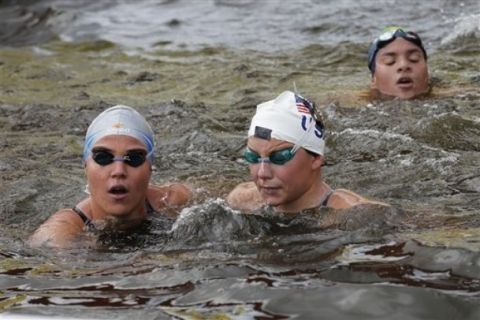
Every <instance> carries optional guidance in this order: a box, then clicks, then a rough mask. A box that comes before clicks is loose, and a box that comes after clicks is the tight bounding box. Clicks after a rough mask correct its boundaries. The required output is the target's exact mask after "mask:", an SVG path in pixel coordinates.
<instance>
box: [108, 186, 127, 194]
mask: <svg viewBox="0 0 480 320" xmlns="http://www.w3.org/2000/svg"><path fill="white" fill-rule="evenodd" d="M108 192H109V193H112V194H115V195H122V194H126V193H127V192H128V189H127V188H125V187H124V186H113V187H111V188H110V189H109V190H108Z"/></svg>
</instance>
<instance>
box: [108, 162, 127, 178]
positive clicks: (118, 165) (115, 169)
mask: <svg viewBox="0 0 480 320" xmlns="http://www.w3.org/2000/svg"><path fill="white" fill-rule="evenodd" d="M111 166H112V172H111V175H112V177H114V178H117V177H125V176H126V175H127V164H126V163H125V162H124V161H114V162H113V163H112V164H111Z"/></svg>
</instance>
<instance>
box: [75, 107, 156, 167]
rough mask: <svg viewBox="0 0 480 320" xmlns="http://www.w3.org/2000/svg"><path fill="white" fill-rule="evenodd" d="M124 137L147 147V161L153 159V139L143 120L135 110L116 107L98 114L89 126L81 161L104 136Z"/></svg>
mask: <svg viewBox="0 0 480 320" xmlns="http://www.w3.org/2000/svg"><path fill="white" fill-rule="evenodd" d="M110 135H124V136H130V137H133V138H135V139H137V140H139V141H140V142H142V143H144V144H145V146H146V147H147V159H148V160H149V161H150V163H153V160H154V159H155V156H154V149H155V139H154V136H153V131H152V128H151V127H150V125H149V124H148V122H147V121H146V120H145V118H144V117H143V116H142V115H141V114H140V113H138V112H137V111H136V110H135V109H133V108H131V107H127V106H123V105H116V106H114V107H111V108H108V109H107V110H105V111H103V112H102V113H100V114H99V115H98V116H97V117H96V118H95V119H94V120H93V121H92V123H91V124H90V126H89V127H88V130H87V134H86V136H85V145H84V147H83V161H86V160H87V158H88V156H89V155H90V152H91V150H92V148H93V146H94V145H95V143H96V142H97V141H98V140H100V139H101V138H103V137H105V136H110Z"/></svg>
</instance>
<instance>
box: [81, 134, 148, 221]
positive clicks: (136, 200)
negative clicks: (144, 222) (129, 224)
mask: <svg viewBox="0 0 480 320" xmlns="http://www.w3.org/2000/svg"><path fill="white" fill-rule="evenodd" d="M92 151H94V152H95V151H105V152H108V153H111V154H112V155H114V156H115V157H122V156H125V155H127V154H129V153H130V154H132V152H133V153H136V152H137V153H142V154H146V153H147V150H146V147H145V145H144V144H143V143H142V142H140V141H138V140H137V139H135V138H132V137H129V136H124V135H110V136H105V137H103V138H101V139H100V140H98V141H97V142H96V143H95V145H94V146H93V148H92ZM85 173H86V176H87V181H88V186H89V190H90V195H91V206H92V208H91V209H92V212H93V214H94V218H104V217H106V216H124V217H128V216H130V217H137V216H138V214H144V206H145V198H146V192H147V188H148V184H149V181H150V176H151V164H150V163H149V162H148V161H145V162H144V163H142V164H141V165H139V166H137V167H134V166H131V165H128V164H127V163H125V162H123V161H113V162H112V163H110V164H106V165H100V164H98V163H96V162H95V161H94V160H93V158H92V155H90V156H89V157H88V158H87V160H86V162H85Z"/></svg>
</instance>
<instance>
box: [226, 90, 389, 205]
mask: <svg viewBox="0 0 480 320" xmlns="http://www.w3.org/2000/svg"><path fill="white" fill-rule="evenodd" d="M324 149H325V128H324V125H323V123H322V122H321V119H320V117H319V116H318V115H317V112H316V110H315V105H314V104H313V103H311V102H309V101H308V100H306V99H304V98H302V97H301V96H299V95H297V94H294V93H293V92H290V91H285V92H283V93H282V94H280V95H279V96H278V97H277V98H275V99H274V100H270V101H267V102H265V103H262V104H259V105H258V106H257V110H256V113H255V116H254V117H253V118H252V121H251V124H250V129H249V131H248V142H247V148H246V149H245V153H244V156H245V160H246V161H247V162H248V163H249V168H250V176H251V179H252V180H253V182H244V183H241V184H239V185H237V186H236V187H235V188H234V189H233V190H232V191H231V192H230V194H229V195H228V196H227V203H228V204H229V205H230V206H231V207H232V208H234V209H238V210H242V211H245V212H252V211H255V210H257V209H259V208H261V207H262V206H264V205H268V206H271V207H273V209H274V210H275V211H277V212H285V213H296V212H300V211H302V210H305V209H310V208H319V207H327V208H332V209H347V208H351V207H353V206H356V205H359V204H379V205H385V204H384V203H381V202H376V201H371V200H367V199H366V198H364V197H362V196H360V195H358V194H356V193H354V192H352V191H350V190H346V189H336V190H333V189H332V188H330V186H328V185H327V184H326V183H325V182H324V181H323V180H322V175H321V168H322V165H323V161H324Z"/></svg>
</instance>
